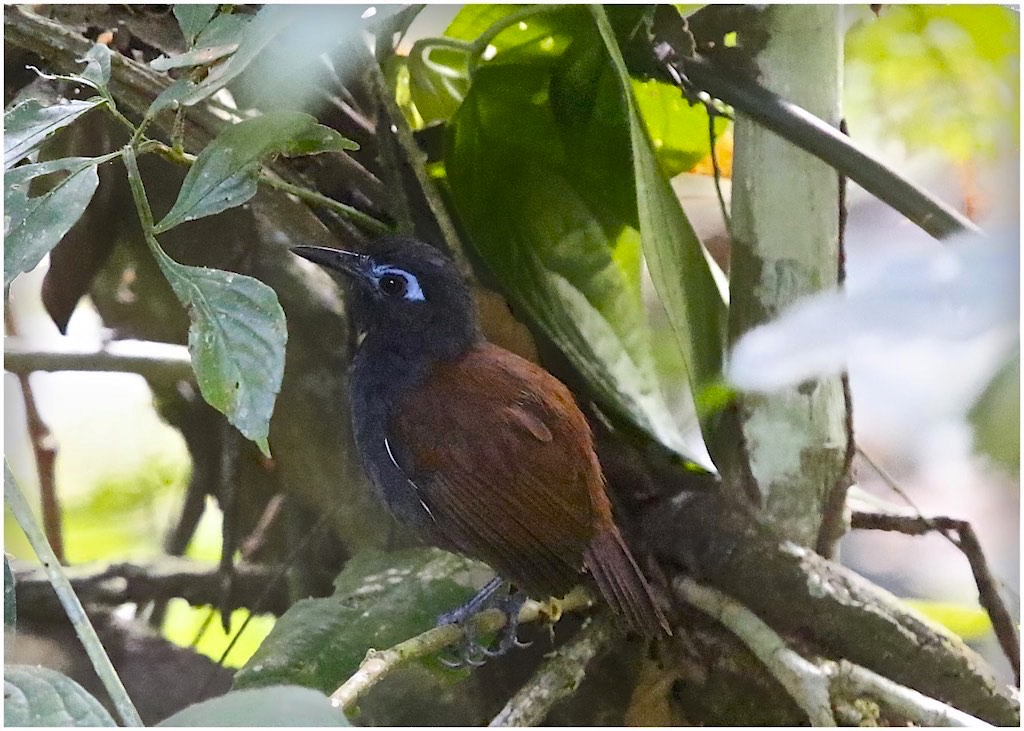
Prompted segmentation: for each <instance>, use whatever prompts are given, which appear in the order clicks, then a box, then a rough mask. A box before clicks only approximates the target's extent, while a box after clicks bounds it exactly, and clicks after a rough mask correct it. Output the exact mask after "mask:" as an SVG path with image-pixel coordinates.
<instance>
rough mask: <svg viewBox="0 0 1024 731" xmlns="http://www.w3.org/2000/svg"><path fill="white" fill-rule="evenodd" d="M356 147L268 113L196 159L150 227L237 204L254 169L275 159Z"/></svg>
mask: <svg viewBox="0 0 1024 731" xmlns="http://www.w3.org/2000/svg"><path fill="white" fill-rule="evenodd" d="M356 148H357V145H356V144H355V143H354V142H352V141H351V140H348V139H346V138H345V137H343V136H342V135H340V134H339V133H338V132H336V131H335V130H333V129H331V128H330V127H325V126H323V125H321V124H318V123H317V121H316V119H315V118H314V117H311V116H309V115H308V114H303V113H301V112H270V113H269V114H264V115H263V116H260V117H256V118H255V119H247V120H245V121H243V122H239V123H238V124H235V125H232V126H231V127H228V128H227V129H225V130H224V131H223V132H221V133H220V134H219V135H218V136H217V138H216V139H214V141H213V142H211V143H210V144H209V145H208V146H207V147H206V148H205V149H204V150H203V151H202V152H201V153H200V154H199V157H198V158H197V159H196V161H195V163H194V164H193V165H192V168H191V169H190V170H189V171H188V175H186V176H185V181H184V182H183V183H182V184H181V191H180V192H179V193H178V199H177V200H176V201H175V202H174V206H173V207H172V208H171V210H170V211H168V213H167V215H166V216H165V217H164V219H163V220H162V221H160V223H158V224H157V225H156V227H155V229H154V231H155V232H156V233H161V232H163V231H166V230H168V229H170V228H173V227H174V226H177V225H178V224H179V223H183V222H185V221H191V220H194V219H196V218H202V217H203V216H210V215H213V214H215V213H220V212H221V211H223V210H226V209H228V208H232V207H234V206H239V205H241V204H243V203H245V202H246V201H247V200H249V199H250V198H252V197H253V196H254V195H255V194H256V186H257V180H258V177H259V172H260V166H261V165H263V164H264V163H266V162H268V161H269V160H271V159H272V158H273V157H275V156H276V155H280V154H284V155H313V154H316V153H319V152H326V151H328V150H354V149H356Z"/></svg>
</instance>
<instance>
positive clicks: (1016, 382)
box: [970, 346, 1020, 473]
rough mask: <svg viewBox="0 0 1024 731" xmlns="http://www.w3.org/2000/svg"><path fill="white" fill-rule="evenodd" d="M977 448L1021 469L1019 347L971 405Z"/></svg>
mask: <svg viewBox="0 0 1024 731" xmlns="http://www.w3.org/2000/svg"><path fill="white" fill-rule="evenodd" d="M970 420H971V423H972V424H973V425H974V438H975V443H976V445H977V447H978V449H979V450H980V451H982V452H984V453H985V454H987V455H989V456H990V457H992V458H993V459H995V460H996V461H997V462H999V463H1000V464H1002V465H1003V467H1005V468H1006V469H1008V470H1010V471H1011V472H1013V473H1017V472H1019V471H1020V347H1019V346H1018V348H1017V350H1015V351H1014V353H1013V356H1012V357H1011V358H1010V359H1008V360H1007V361H1006V363H1005V364H1004V365H1003V367H1002V368H1000V369H999V372H998V373H996V375H995V376H994V377H993V378H992V380H991V381H989V384H988V386H986V388H985V391H984V392H983V393H982V394H981V396H979V397H978V400H977V402H976V403H975V404H974V406H973V408H971V414H970Z"/></svg>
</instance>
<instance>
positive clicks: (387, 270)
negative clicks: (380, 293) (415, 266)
mask: <svg viewBox="0 0 1024 731" xmlns="http://www.w3.org/2000/svg"><path fill="white" fill-rule="evenodd" d="M372 272H373V276H374V278H375V279H377V280H380V278H381V277H383V276H384V275H385V274H397V275H398V276H400V277H404V278H405V281H406V282H407V283H408V286H409V288H408V290H407V291H406V293H405V297H404V299H407V300H410V301H417V302H423V301H424V300H426V297H424V296H423V289H422V288H421V287H420V281H419V280H418V279H417V278H416V277H415V275H413V274H410V273H409V272H407V271H405V270H404V269H399V268H398V267H392V266H387V265H378V266H375V267H374V268H373V269H372Z"/></svg>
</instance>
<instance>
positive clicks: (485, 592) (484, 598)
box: [437, 576, 505, 626]
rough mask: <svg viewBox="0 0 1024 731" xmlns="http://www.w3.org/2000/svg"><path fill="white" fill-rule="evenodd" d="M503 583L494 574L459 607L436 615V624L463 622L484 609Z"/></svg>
mask: <svg viewBox="0 0 1024 731" xmlns="http://www.w3.org/2000/svg"><path fill="white" fill-rule="evenodd" d="M504 584H505V581H504V580H503V579H502V578H501V577H500V576H495V577H494V578H493V579H491V580H490V581H488V582H487V583H486V584H484V585H483V586H482V587H481V588H480V591H478V592H477V593H476V594H475V595H474V596H473V598H472V599H470V600H469V601H468V602H466V603H465V604H463V605H462V606H461V607H458V608H456V609H453V610H452V611H450V612H445V613H444V614H442V615H441V616H440V617H438V618H437V624H438V626H441V625H444V624H464V623H465V621H466V620H467V619H469V618H470V617H472V616H473V615H474V614H477V613H479V612H482V611H483V610H484V609H486V608H487V606H488V605H489V604H490V603H491V600H492V599H493V598H494V595H495V594H497V593H498V589H500V588H501V587H502V586H503V585H504Z"/></svg>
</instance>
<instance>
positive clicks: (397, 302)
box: [292, 236, 480, 355]
mask: <svg viewBox="0 0 1024 731" xmlns="http://www.w3.org/2000/svg"><path fill="white" fill-rule="evenodd" d="M292 251H293V252H294V253H296V254H298V255H299V256H301V257H304V258H306V259H309V260H310V261H312V262H315V263H316V264H319V265H320V266H322V267H324V268H325V269H327V270H328V271H329V272H331V273H332V274H333V273H341V274H343V275H345V278H346V279H347V280H348V281H350V282H351V283H352V285H353V286H352V287H351V288H350V291H351V293H352V297H350V300H349V304H350V310H351V312H352V314H353V316H354V318H355V320H356V323H357V324H358V326H359V327H360V328H361V329H362V330H363V331H365V333H366V336H367V338H372V339H373V340H374V341H375V343H376V345H377V347H384V348H385V349H388V350H393V351H397V352H423V353H435V354H437V355H455V354H457V353H460V352H462V351H463V350H465V349H466V348H468V347H469V346H470V345H472V344H473V343H475V342H476V341H477V339H479V337H480V334H479V327H478V325H477V316H476V308H475V306H474V304H473V298H472V295H471V294H470V291H469V287H468V286H467V285H466V283H465V281H464V280H463V279H462V276H461V275H460V274H459V270H458V269H457V268H456V266H455V264H454V262H452V260H451V259H449V258H448V257H447V256H445V254H444V253H442V252H441V251H440V250H438V249H436V248H435V247H433V246H430V245H429V244H425V243H423V242H422V241H418V240H416V239H412V238H407V237H404V236H387V237H384V238H382V239H379V240H378V241H377V242H376V243H375V245H374V246H373V247H371V248H370V250H369V251H368V252H367V253H354V252H350V251H344V250H340V249H326V248H322V247H318V246H296V247H294V248H292Z"/></svg>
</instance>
